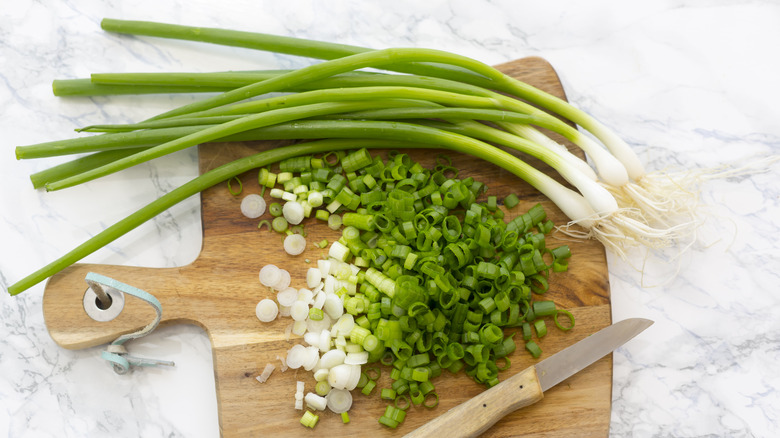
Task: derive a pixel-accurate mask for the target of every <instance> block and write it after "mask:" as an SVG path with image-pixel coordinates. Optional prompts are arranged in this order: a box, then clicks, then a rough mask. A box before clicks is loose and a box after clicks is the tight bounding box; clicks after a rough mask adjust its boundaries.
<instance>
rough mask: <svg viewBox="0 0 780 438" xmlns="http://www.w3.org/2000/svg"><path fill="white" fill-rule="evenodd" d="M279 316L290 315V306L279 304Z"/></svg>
mask: <svg viewBox="0 0 780 438" xmlns="http://www.w3.org/2000/svg"><path fill="white" fill-rule="evenodd" d="M279 316H282V317H284V318H287V317H288V316H290V306H282V305H280V306H279Z"/></svg>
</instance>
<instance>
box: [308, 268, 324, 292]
mask: <svg viewBox="0 0 780 438" xmlns="http://www.w3.org/2000/svg"><path fill="white" fill-rule="evenodd" d="M321 281H322V272H320V270H319V269H317V268H309V269H308V270H307V271H306V286H308V287H309V289H314V288H315V287H317V285H318V284H320V282H321Z"/></svg>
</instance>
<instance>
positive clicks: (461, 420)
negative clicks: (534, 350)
mask: <svg viewBox="0 0 780 438" xmlns="http://www.w3.org/2000/svg"><path fill="white" fill-rule="evenodd" d="M543 397H544V394H543V393H542V387H541V386H540V385H539V378H538V377H537V375H536V368H535V367H528V368H526V369H525V370H523V371H521V372H519V373H517V374H516V375H514V376H512V377H510V378H509V379H507V380H505V381H503V382H501V383H499V384H498V385H496V386H494V387H492V388H490V389H488V390H487V391H485V392H483V393H481V394H479V395H478V396H476V397H474V398H472V399H471V400H469V401H467V402H465V403H462V404H460V405H458V406H456V407H454V408H452V409H450V410H449V411H447V412H445V413H444V414H442V415H441V416H439V417H437V418H435V419H433V420H431V421H429V422H428V423H426V424H424V425H423V426H421V427H420V428H418V429H416V430H415V431H413V432H411V433H409V434H407V435H406V437H407V438H420V437H433V436H439V437H455V436H457V437H474V436H478V435H479V434H481V433H482V432H484V431H486V430H488V429H489V428H490V426H492V425H494V424H495V423H496V422H497V421H498V420H500V419H501V418H503V417H504V416H505V415H507V414H509V413H510V412H514V411H516V410H517V409H520V408H522V407H524V406H528V405H531V404H534V403H536V402H538V401H539V400H541V399H542V398H543Z"/></svg>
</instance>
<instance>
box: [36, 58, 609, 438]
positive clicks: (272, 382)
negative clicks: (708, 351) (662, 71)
mask: <svg viewBox="0 0 780 438" xmlns="http://www.w3.org/2000/svg"><path fill="white" fill-rule="evenodd" d="M498 68H499V69H501V70H502V71H504V72H505V73H507V74H510V75H512V76H514V77H516V78H519V79H521V80H524V81H526V82H529V83H531V84H532V85H535V86H537V87H539V88H542V89H544V90H546V91H548V92H550V93H552V94H555V95H557V96H559V97H562V98H565V95H564V92H563V88H562V86H561V84H560V82H559V80H558V77H557V75H556V73H555V71H554V70H553V68H552V67H551V66H550V65H549V64H548V63H547V62H546V61H544V60H543V59H540V58H526V59H521V60H517V61H513V62H510V63H507V64H503V65H500V66H499V67H498ZM558 140H559V141H561V142H562V143H564V144H566V143H565V141H564V140H563V139H560V138H558ZM280 144H283V143H281V142H252V143H215V144H207V145H201V146H200V147H199V161H200V170H201V172H205V171H207V170H209V169H212V168H214V167H216V166H218V165H220V164H223V163H225V162H228V161H232V160H234V159H236V158H239V157H244V156H247V155H249V154H252V153H255V152H256V151H258V150H262V149H265V148H270V147H274V146H278V145H280ZM568 146H569V147H570V149H572V150H574V149H573V148H572V146H571V145H568ZM404 152H407V153H409V155H410V156H411V157H412V158H413V159H415V160H417V161H420V162H421V163H422V164H424V165H426V166H429V167H430V166H432V163H433V161H434V157H435V156H436V155H437V154H439V153H440V151H435V150H408V151H404ZM574 152H575V153H577V154H578V155H580V156H582V154H581V153H580V152H579V151H578V150H576V151H574ZM374 153H380V154H383V156H384V154H385V153H386V151H374ZM448 155H449V156H450V157H452V159H453V162H454V165H455V166H457V167H458V168H459V169H461V173H460V177H462V178H464V177H466V176H472V177H474V178H475V179H476V180H479V181H482V182H484V183H486V184H487V185H488V187H489V194H492V195H497V196H498V198H499V199H503V197H504V196H506V195H507V194H509V193H512V192H514V193H517V194H518V195H519V196H520V198H521V199H522V203H521V204H520V205H519V206H518V207H515V208H514V209H512V210H511V211H508V217H509V218H512V217H515V216H516V215H518V214H520V213H522V212H524V211H526V210H527V209H528V208H530V207H531V206H533V205H534V204H535V203H537V202H541V203H542V204H543V205H544V207H545V209H546V211H547V213H548V216H549V217H550V218H551V219H553V221H554V222H555V223H556V224H564V223H566V218H565V216H564V215H563V214H562V213H561V212H560V211H559V210H558V209H557V208H556V207H555V206H554V205H553V204H551V203H550V202H549V201H547V200H546V199H545V198H544V197H542V196H541V195H540V194H539V193H537V192H536V191H535V190H534V189H533V188H531V187H530V186H529V185H528V184H526V183H525V182H524V181H522V180H520V179H518V178H517V177H515V176H513V175H511V174H510V173H508V172H506V171H504V170H502V169H500V168H498V167H496V166H493V165H491V164H488V163H486V162H483V161H480V160H475V159H473V158H471V157H468V156H463V155H460V154H455V153H448ZM528 161H529V162H533V163H534V164H538V163H537V162H535V161H533V160H528ZM241 179H242V181H243V190H244V192H243V194H249V193H259V192H260V188H259V187H258V184H257V172H255V171H252V172H247V173H246V174H244V175H242V176H241ZM266 198H267V199H268V200H269V201H270V198H269V197H268V195H267V194H266ZM240 201H241V198H240V197H235V196H232V195H231V194H230V193H229V192H228V189H227V185H226V184H220V185H217V186H215V187H212V188H211V189H209V190H206V191H204V192H203V193H202V194H201V215H202V224H203V248H202V250H201V253H200V255H199V257H198V258H197V260H195V261H194V262H193V263H192V264H190V265H188V266H182V267H177V268H161V269H153V268H141V267H133V266H111V265H95V264H79V265H74V266H72V267H70V268H68V269H66V270H65V271H63V272H61V273H60V274H58V275H55V276H54V277H52V278H51V279H50V280H49V282H48V283H47V285H46V288H45V291H44V298H43V312H44V317H45V320H46V325H47V328H48V330H49V333H50V335H51V337H52V338H53V339H54V341H56V342H57V343H58V344H59V345H60V346H62V347H64V348H68V349H81V348H87V347H93V346H97V345H101V344H107V343H110V342H111V341H113V340H114V339H116V338H117V337H118V336H119V335H121V334H123V333H128V332H133V331H137V330H139V329H140V328H142V327H143V326H145V325H146V324H148V323H149V322H151V321H152V319H153V317H154V313H153V310H152V308H151V306H149V305H148V304H146V303H143V302H142V301H140V300H139V299H136V298H133V297H127V298H126V299H125V307H124V309H123V311H122V312H121V314H120V315H119V316H118V317H117V318H116V319H114V320H112V321H110V322H96V321H94V320H92V319H91V318H90V317H89V316H88V315H87V314H86V313H85V311H84V307H83V302H82V300H83V296H84V292H85V291H86V283H85V282H84V277H85V276H86V274H87V273H88V272H90V271H92V272H96V273H99V274H102V275H105V276H108V277H111V278H114V279H116V280H118V281H121V282H124V283H127V284H130V285H132V286H135V287H138V288H140V289H143V290H145V291H147V292H149V293H151V294H153V295H155V296H156V297H157V298H158V299H159V300H160V302H161V303H162V307H163V321H162V323H161V325H167V324H195V325H197V326H200V327H201V328H203V329H204V330H205V331H206V333H208V336H209V339H210V341H211V346H212V352H213V357H214V376H215V379H216V392H217V394H216V397H217V400H218V406H219V422H220V429H221V432H222V436H224V437H256V436H285V435H289V436H297V435H300V434H302V433H306V432H308V431H307V430H306V429H305V428H304V427H303V426H301V425H300V424H299V423H298V421H299V419H300V417H301V414H302V412H301V411H297V410H295V409H294V407H293V405H294V401H293V400H294V393H295V386H296V385H295V382H296V381H297V380H303V381H305V382H306V391H307V392H308V391H311V390H313V385H314V383H313V382H314V380H313V378H312V377H311V373H309V372H306V371H303V370H302V369H301V370H298V371H295V370H288V371H287V372H284V373H282V372H280V371H279V369H278V365H279V361H278V360H277V359H276V357H277V355H282V356H283V355H284V354H285V352H286V351H287V350H288V349H289V348H290V347H291V346H292V345H294V343H298V342H302V340H300V339H298V338H295V337H294V338H293V339H291V340H285V335H284V331H285V327H286V326H287V325H288V324H289V323H290V321H291V320H290V319H289V318H280V319H277V320H276V321H274V322H272V323H261V322H260V321H258V320H257V318H256V317H255V305H256V304H257V302H258V301H260V300H261V299H263V298H269V297H270V298H273V297H274V295H273V294H272V293H271V292H270V291H269V290H267V289H266V288H264V287H262V285H261V284H260V283H259V281H258V272H259V270H260V268H261V267H262V266H264V265H266V264H268V263H274V264H277V265H278V266H280V267H284V268H286V269H288V270H289V271H290V272H291V274H292V281H293V285H294V286H297V287H304V286H305V272H306V269H307V268H308V267H310V266H312V264H307V263H306V262H305V259H310V260H311V262H312V263H314V261H316V260H317V259H318V258H320V257H321V256H322V255H323V253H324V251H322V250H320V249H318V248H316V247H314V246H313V245H311V243H313V242H318V241H320V240H322V239H323V238H325V239H328V240H329V241H333V240H335V239H337V238H338V236H339V234H338V233H337V232H334V231H332V230H330V229H329V228H328V227H327V226H325V225H324V224H322V223H320V222H318V221H315V220H314V219H311V220H308V221H307V222H305V224H306V230H307V233H308V241H309V242H310V245H309V248H308V249H307V250H306V252H305V253H304V254H303V255H300V256H297V257H292V256H289V255H287V254H285V253H284V252H283V251H282V249H281V238H280V236H279V235H277V234H275V233H271V232H269V231H268V230H267V229H263V230H262V231H258V229H257V222H258V220H249V219H246V218H245V217H243V215H241V213H240V210H239V204H240ZM502 208H503V207H502ZM265 216H268V213H266V215H265ZM560 237H561V238H562V239H565V236H560ZM549 242H550V243H549V244H548V245H554V246H557V244H563V243H567V244H568V245H570V247H571V249H572V253H573V258H572V261H571V264H570V267H569V271H568V272H566V273H563V274H559V275H555V276H554V277H552V279H551V282H550V290H549V292H547V294H546V296H545V297H544V298H545V299H552V300H554V301H555V302H556V304H557V305H558V306H559V307H562V308H565V309H568V310H570V311H571V312H572V314H574V316H575V317H576V327H575V328H574V329H573V330H570V331H568V332H563V331H560V330H558V329H556V328H555V327H554V326H553V325H552V324H550V330H549V334H548V335H547V336H546V337H544V338H542V339H541V340H540V341H539V345H540V346H541V348H542V349H543V356H542V358H544V357H547V356H549V355H551V354H553V353H555V352H557V351H559V350H561V349H563V348H565V347H566V346H568V345H571V344H573V343H575V342H577V341H579V340H581V339H583V338H585V337H587V336H588V335H590V334H592V333H594V332H596V331H598V330H599V329H601V328H603V327H605V326H607V325H609V324H611V311H610V294H609V282H608V275H607V264H606V257H605V252H604V248H603V246H602V245H601V244H599V243H597V242H595V241H568V240H567V241H566V242H563V241H561V242H558V243H557V244H556V242H555V239H554V238H551V240H550V241H549ZM149 244H150V245H154V244H156V242H149ZM133 342H143V339H141V340H138V341H131V342H130V343H129V345H130V346H131V347H130V348H131V350H132V343H133ZM510 358H511V361H512V366H511V368H510V369H509V370H508V371H504V372H502V374H501V375H502V376H504V377H507V376H510V375H512V374H514V373H516V372H518V371H520V370H521V369H523V368H525V367H527V366H530V365H532V364H533V363H535V360H534V359H533V358H531V356H530V355H529V354H527V353H526V352H525V351H524V349H523V348H522V345H521V346H520V348H518V351H516V352H515V353H514V354H513V355H512V356H510ZM269 362H270V363H273V364H275V365H277V370H276V371H274V373H273V375H272V376H271V378H270V379H269V380H268V382H266V383H264V384H261V383H259V382H258V381H257V380H256V379H255V377H256V376H258V375H259V374H260V372H262V370H263V368H264V366H265V365H266V364H267V363H269ZM384 371H385V372H384V373H383V375H382V377H381V378H380V384H379V385H378V387H379V388H382V387H387V386H388V385H389V383H388V382H389V381H390V380H389V372H388V369H386V368H385V369H384ZM136 372H143V370H139V371H136ZM166 372H172V373H175V372H176V370H175V368H174V369H171V370H167V371H166ZM435 384H436V390H437V392H438V395H439V406H438V407H437V408H435V409H426V408H422V407H420V408H415V407H412V408H411V409H410V411H409V412H408V415H407V417H406V421H405V422H404V423H403V424H402V426H401V427H399V428H398V429H397V430H390V429H387V428H385V427H384V426H381V425H379V424H378V422H377V419H378V418H379V416H381V414H382V413H383V412H384V408H385V406H386V404H385V403H384V402H383V401H382V400H380V398H379V395H378V390H377V391H375V392H374V394H373V395H371V396H369V397H367V396H364V395H362V394H360V393H359V392H358V391H355V395H354V404H353V407H352V410H351V411H350V419H351V422H350V423H349V424H342V421H341V418H340V416H338V415H336V414H333V413H331V412H329V411H327V412H324V413H322V415H321V417H320V422H319V424H318V425H317V427H316V431H317V433H319V434H322V435H324V436H377V437H379V436H399V435H403V434H405V433H408V432H410V431H412V430H413V429H414V428H415V427H417V426H419V425H421V424H423V423H424V422H426V421H428V420H430V419H432V418H435V417H436V416H437V415H438V414H440V413H442V412H444V411H445V410H447V409H449V408H452V407H454V406H456V405H457V404H459V403H461V402H463V401H465V400H467V399H469V398H470V397H472V396H474V395H476V394H478V393H479V392H481V391H483V390H484V387H483V386H480V385H478V384H476V383H474V382H473V381H471V380H470V379H469V378H468V377H467V376H465V374H463V373H460V374H458V375H453V374H450V373H448V372H445V373H444V374H443V375H442V376H441V377H439V378H438V379H436V381H435ZM611 395H612V357H611V355H610V356H607V357H605V358H603V359H601V360H599V361H598V362H596V363H595V364H593V365H591V366H590V367H588V368H587V369H585V370H584V371H582V372H580V373H579V374H577V375H575V376H573V377H571V378H570V379H568V380H566V381H564V382H563V383H561V384H559V385H558V386H556V387H554V388H552V389H551V390H549V391H548V392H547V393H545V398H544V400H542V401H541V402H540V403H537V404H536V405H533V406H530V407H528V408H525V409H522V410H520V411H518V412H515V413H514V414H512V415H510V416H508V417H506V418H504V419H503V420H502V421H500V422H499V423H497V424H496V425H495V426H494V427H493V428H491V429H490V430H489V431H488V432H486V433H485V434H484V436H490V437H508V436H519V435H523V436H575V435H576V436H606V435H607V434H608V431H609V420H610V406H611Z"/></svg>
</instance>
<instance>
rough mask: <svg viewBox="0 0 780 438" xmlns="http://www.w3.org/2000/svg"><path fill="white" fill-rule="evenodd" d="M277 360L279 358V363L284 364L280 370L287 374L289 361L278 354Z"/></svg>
mask: <svg viewBox="0 0 780 438" xmlns="http://www.w3.org/2000/svg"><path fill="white" fill-rule="evenodd" d="M276 358H277V359H279V362H281V363H282V365H281V366H280V367H279V369H280V370H281V371H282V372H285V371H287V359H285V358H284V357H283V356H280V355H278V354H277V355H276Z"/></svg>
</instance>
